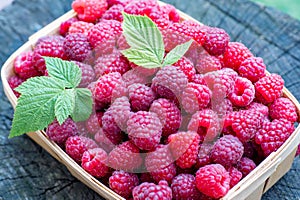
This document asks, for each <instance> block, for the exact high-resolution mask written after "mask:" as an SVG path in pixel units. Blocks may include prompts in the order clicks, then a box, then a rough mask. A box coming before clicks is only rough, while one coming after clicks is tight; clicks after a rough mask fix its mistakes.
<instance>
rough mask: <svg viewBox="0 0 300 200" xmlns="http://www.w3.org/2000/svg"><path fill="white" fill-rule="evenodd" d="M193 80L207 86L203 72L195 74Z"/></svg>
mask: <svg viewBox="0 0 300 200" xmlns="http://www.w3.org/2000/svg"><path fill="white" fill-rule="evenodd" d="M191 82H193V83H197V84H199V85H206V86H207V84H206V81H205V80H204V77H203V74H195V75H194V76H193V79H192V81H191Z"/></svg>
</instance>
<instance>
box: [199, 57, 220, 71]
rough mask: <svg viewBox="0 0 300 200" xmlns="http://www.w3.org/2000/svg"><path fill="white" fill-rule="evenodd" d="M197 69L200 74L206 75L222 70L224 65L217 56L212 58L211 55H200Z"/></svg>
mask: <svg viewBox="0 0 300 200" xmlns="http://www.w3.org/2000/svg"><path fill="white" fill-rule="evenodd" d="M195 68H196V69H197V71H198V72H199V73H200V74H205V73H208V72H213V71H217V70H220V69H221V68H222V64H221V62H220V60H219V59H218V58H217V57H215V56H211V55H209V54H200V55H199V57H198V59H197V64H196V66H195Z"/></svg>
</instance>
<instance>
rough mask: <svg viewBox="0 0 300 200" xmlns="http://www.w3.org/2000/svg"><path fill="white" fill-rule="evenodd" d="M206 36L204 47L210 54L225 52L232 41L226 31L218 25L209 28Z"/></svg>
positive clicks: (216, 54) (215, 54)
mask: <svg viewBox="0 0 300 200" xmlns="http://www.w3.org/2000/svg"><path fill="white" fill-rule="evenodd" d="M205 38H206V39H205V42H204V44H203V47H204V49H205V50H206V51H207V52H208V53H209V54H210V55H214V56H218V55H221V54H223V53H224V52H225V49H226V48H227V46H228V43H229V41H230V37H229V35H228V34H227V33H226V31H225V30H223V29H221V28H216V27H209V28H207V29H206V33H205Z"/></svg>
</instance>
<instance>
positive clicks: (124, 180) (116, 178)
mask: <svg viewBox="0 0 300 200" xmlns="http://www.w3.org/2000/svg"><path fill="white" fill-rule="evenodd" d="M138 185H139V178H138V176H137V175H136V174H132V173H128V172H125V171H123V170H120V171H114V172H113V174H112V175H111V176H110V177H109V187H110V188H111V189H112V190H113V191H115V192H116V193H117V194H119V195H121V196H122V197H124V198H129V197H131V195H132V190H133V188H134V187H136V186H138Z"/></svg>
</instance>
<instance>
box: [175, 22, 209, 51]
mask: <svg viewBox="0 0 300 200" xmlns="http://www.w3.org/2000/svg"><path fill="white" fill-rule="evenodd" d="M181 24H182V25H184V26H186V27H187V28H188V30H189V33H188V34H189V35H190V36H191V37H192V38H193V39H194V40H195V41H196V42H197V43H198V45H203V43H204V42H205V39H206V36H205V34H206V26H204V25H200V24H199V23H198V22H195V21H192V20H184V21H183V22H182V23H181ZM201 48H202V46H201Z"/></svg>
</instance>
